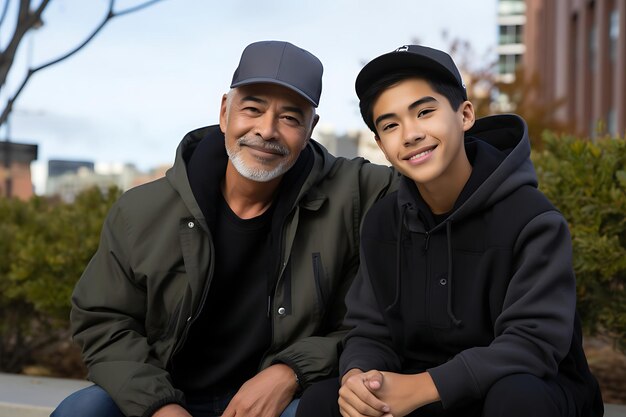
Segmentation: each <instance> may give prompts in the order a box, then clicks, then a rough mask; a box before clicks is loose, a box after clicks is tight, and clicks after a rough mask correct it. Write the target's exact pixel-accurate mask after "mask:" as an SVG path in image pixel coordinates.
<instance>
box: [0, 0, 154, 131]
mask: <svg viewBox="0 0 626 417" xmlns="http://www.w3.org/2000/svg"><path fill="white" fill-rule="evenodd" d="M22 1H25V0H22ZM48 1H49V0H43V2H42V6H43V8H45V3H48ZM160 1H162V0H149V1H146V2H144V3H141V4H139V5H137V6H133V7H130V8H128V9H125V10H121V11H119V12H115V11H114V10H113V9H114V7H115V0H109V10H108V11H107V14H106V16H105V17H104V19H103V20H102V22H100V24H99V25H98V26H97V27H96V28H95V29H94V30H93V31H92V32H91V34H89V36H87V38H86V39H85V40H84V41H82V42H81V43H80V44H78V45H77V46H76V47H75V48H73V49H71V50H70V51H69V52H67V53H65V54H63V55H61V56H60V57H58V58H55V59H53V60H51V61H48V62H46V63H44V64H42V65H39V66H36V67H32V68H29V69H28V71H27V73H26V76H25V77H24V79H23V80H22V83H21V84H20V86H19V88H18V89H17V90H16V92H15V93H14V94H13V96H12V97H11V98H10V99H9V100H8V101H7V104H6V106H5V108H4V110H3V111H2V114H1V115H0V126H2V125H3V124H4V123H5V122H6V120H7V118H8V117H9V114H10V113H11V111H12V110H13V103H15V100H16V99H17V98H18V97H19V95H20V93H21V92H22V90H23V89H24V87H25V86H26V84H27V83H28V81H29V80H30V77H32V76H33V74H35V73H36V72H38V71H41V70H43V69H45V68H48V67H50V66H52V65H55V64H58V63H59V62H61V61H64V60H66V59H67V58H69V57H71V56H72V55H74V54H75V53H77V52H78V51H80V50H81V49H83V48H84V47H85V46H86V45H87V44H88V43H89V42H91V41H92V40H93V38H94V37H95V36H96V35H97V34H98V33H99V32H100V31H101V30H102V28H104V26H105V25H106V24H107V23H108V22H110V21H111V20H112V19H114V18H116V17H119V16H123V15H126V14H130V13H134V12H136V11H139V10H141V9H144V8H146V7H148V6H151V5H153V4H156V3H158V2H160ZM39 9H41V10H42V11H43V9H42V7H41V6H40V7H39ZM39 9H38V10H39ZM1 58H2V56H0V59H1ZM3 65H4V64H3V63H2V62H1V61H0V67H2V66H3ZM9 68H10V66H9ZM7 71H8V68H7ZM1 76H2V74H1V73H0V77H1ZM0 80H3V79H2V78H0Z"/></svg>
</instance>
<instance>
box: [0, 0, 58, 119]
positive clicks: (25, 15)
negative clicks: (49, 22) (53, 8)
mask: <svg viewBox="0 0 626 417" xmlns="http://www.w3.org/2000/svg"><path fill="white" fill-rule="evenodd" d="M49 2H50V0H43V1H42V2H41V4H40V5H39V7H38V8H37V10H35V11H34V12H31V11H30V0H20V7H19V11H18V16H17V22H16V25H15V31H14V33H13V36H12V37H11V40H10V41H9V44H8V45H7V47H6V49H5V50H4V51H2V52H0V88H2V86H3V85H4V83H5V82H6V78H7V76H8V75H9V71H10V70H11V66H12V65H13V60H14V59H15V54H16V53H17V48H18V47H19V45H20V43H21V42H22V39H23V38H24V35H25V34H26V32H28V31H29V30H30V29H31V28H32V27H33V26H34V25H36V24H38V23H39V22H40V21H41V14H42V13H43V11H44V9H45V8H46V6H47V5H48V3H49ZM0 125H1V123H0Z"/></svg>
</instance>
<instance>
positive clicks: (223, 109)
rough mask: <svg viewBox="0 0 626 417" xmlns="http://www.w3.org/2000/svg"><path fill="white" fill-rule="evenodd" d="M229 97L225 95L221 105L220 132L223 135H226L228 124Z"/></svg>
mask: <svg viewBox="0 0 626 417" xmlns="http://www.w3.org/2000/svg"><path fill="white" fill-rule="evenodd" d="M227 113H228V96H227V95H226V94H224V95H223V96H222V103H221V104H220V130H221V131H222V133H226V124H227V122H228V117H226V114H227Z"/></svg>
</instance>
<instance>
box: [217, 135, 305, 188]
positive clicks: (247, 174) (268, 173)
mask: <svg viewBox="0 0 626 417" xmlns="http://www.w3.org/2000/svg"><path fill="white" fill-rule="evenodd" d="M261 141H263V140H262V139H261ZM248 143H255V144H257V145H259V146H263V147H265V148H267V149H272V150H274V151H278V152H280V153H281V154H282V155H285V156H289V154H290V152H289V149H287V148H286V147H284V146H282V145H279V144H276V143H271V142H262V144H261V142H259V141H258V140H250V139H248V138H246V137H245V136H243V137H241V138H239V139H237V145H239V146H240V147H241V145H242V144H248ZM226 153H227V154H228V158H229V159H230V162H232V164H233V166H234V167H235V169H236V170H237V172H238V173H239V174H240V175H241V176H242V177H244V178H247V179H249V180H252V181H257V182H268V181H271V180H273V179H275V178H278V177H280V176H281V175H283V174H284V173H285V172H287V171H288V170H289V169H290V168H291V167H292V166H293V164H294V163H295V162H296V161H295V160H293V161H291V160H289V159H286V160H284V161H283V162H281V163H280V164H278V166H276V167H275V168H273V169H271V170H267V169H262V168H251V167H249V166H247V165H246V163H245V162H244V160H243V157H242V156H241V148H239V149H231V148H230V147H229V146H228V145H226Z"/></svg>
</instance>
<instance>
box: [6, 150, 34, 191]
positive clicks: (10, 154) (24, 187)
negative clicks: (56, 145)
mask: <svg viewBox="0 0 626 417" xmlns="http://www.w3.org/2000/svg"><path fill="white" fill-rule="evenodd" d="M35 159H37V145H28V144H24V143H16V142H9V141H1V142H0V198H2V197H16V198H20V199H22V200H27V199H29V198H30V197H32V196H33V194H34V192H33V183H32V179H31V175H30V163H31V162H32V161H34V160H35Z"/></svg>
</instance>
